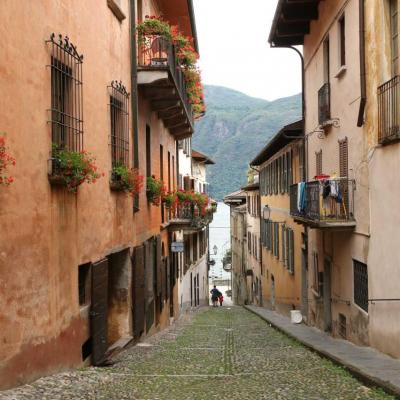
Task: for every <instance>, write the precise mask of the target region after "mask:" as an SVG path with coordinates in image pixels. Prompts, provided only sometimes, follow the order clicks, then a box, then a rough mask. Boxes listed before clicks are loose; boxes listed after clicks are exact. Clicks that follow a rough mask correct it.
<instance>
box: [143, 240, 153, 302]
mask: <svg viewBox="0 0 400 400" xmlns="http://www.w3.org/2000/svg"><path fill="white" fill-rule="evenodd" d="M153 264H154V258H153V240H152V239H149V240H146V242H145V243H144V265H145V273H146V279H145V282H146V295H145V297H146V304H149V303H151V302H152V300H153V299H154V265H153Z"/></svg>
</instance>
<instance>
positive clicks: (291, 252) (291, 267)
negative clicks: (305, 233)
mask: <svg viewBox="0 0 400 400" xmlns="http://www.w3.org/2000/svg"><path fill="white" fill-rule="evenodd" d="M289 272H290V273H292V274H293V273H294V234H293V230H292V229H289Z"/></svg>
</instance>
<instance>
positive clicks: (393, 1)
mask: <svg viewBox="0 0 400 400" xmlns="http://www.w3.org/2000/svg"><path fill="white" fill-rule="evenodd" d="M389 1H390V39H391V58H392V59H391V62H392V76H396V75H397V74H398V69H399V47H398V46H399V29H398V5H397V0H389Z"/></svg>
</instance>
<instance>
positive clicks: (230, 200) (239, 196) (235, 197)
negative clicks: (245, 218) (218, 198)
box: [224, 190, 246, 205]
mask: <svg viewBox="0 0 400 400" xmlns="http://www.w3.org/2000/svg"><path fill="white" fill-rule="evenodd" d="M244 202H246V193H245V192H244V191H243V190H237V191H236V192H233V193H230V194H228V195H226V196H225V197H224V203H225V204H238V205H239V204H242V203H244Z"/></svg>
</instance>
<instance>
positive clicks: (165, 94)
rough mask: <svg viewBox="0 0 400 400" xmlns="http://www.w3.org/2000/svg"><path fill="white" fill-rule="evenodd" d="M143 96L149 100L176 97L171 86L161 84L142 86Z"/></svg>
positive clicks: (176, 94) (174, 90) (175, 92)
mask: <svg viewBox="0 0 400 400" xmlns="http://www.w3.org/2000/svg"><path fill="white" fill-rule="evenodd" d="M143 90H144V95H145V97H147V98H149V99H151V100H156V99H157V100H158V99H160V100H161V99H171V98H172V99H174V98H177V97H178V93H177V91H176V89H174V88H173V87H168V86H167V87H162V86H151V85H149V86H146V87H145V88H143Z"/></svg>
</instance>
